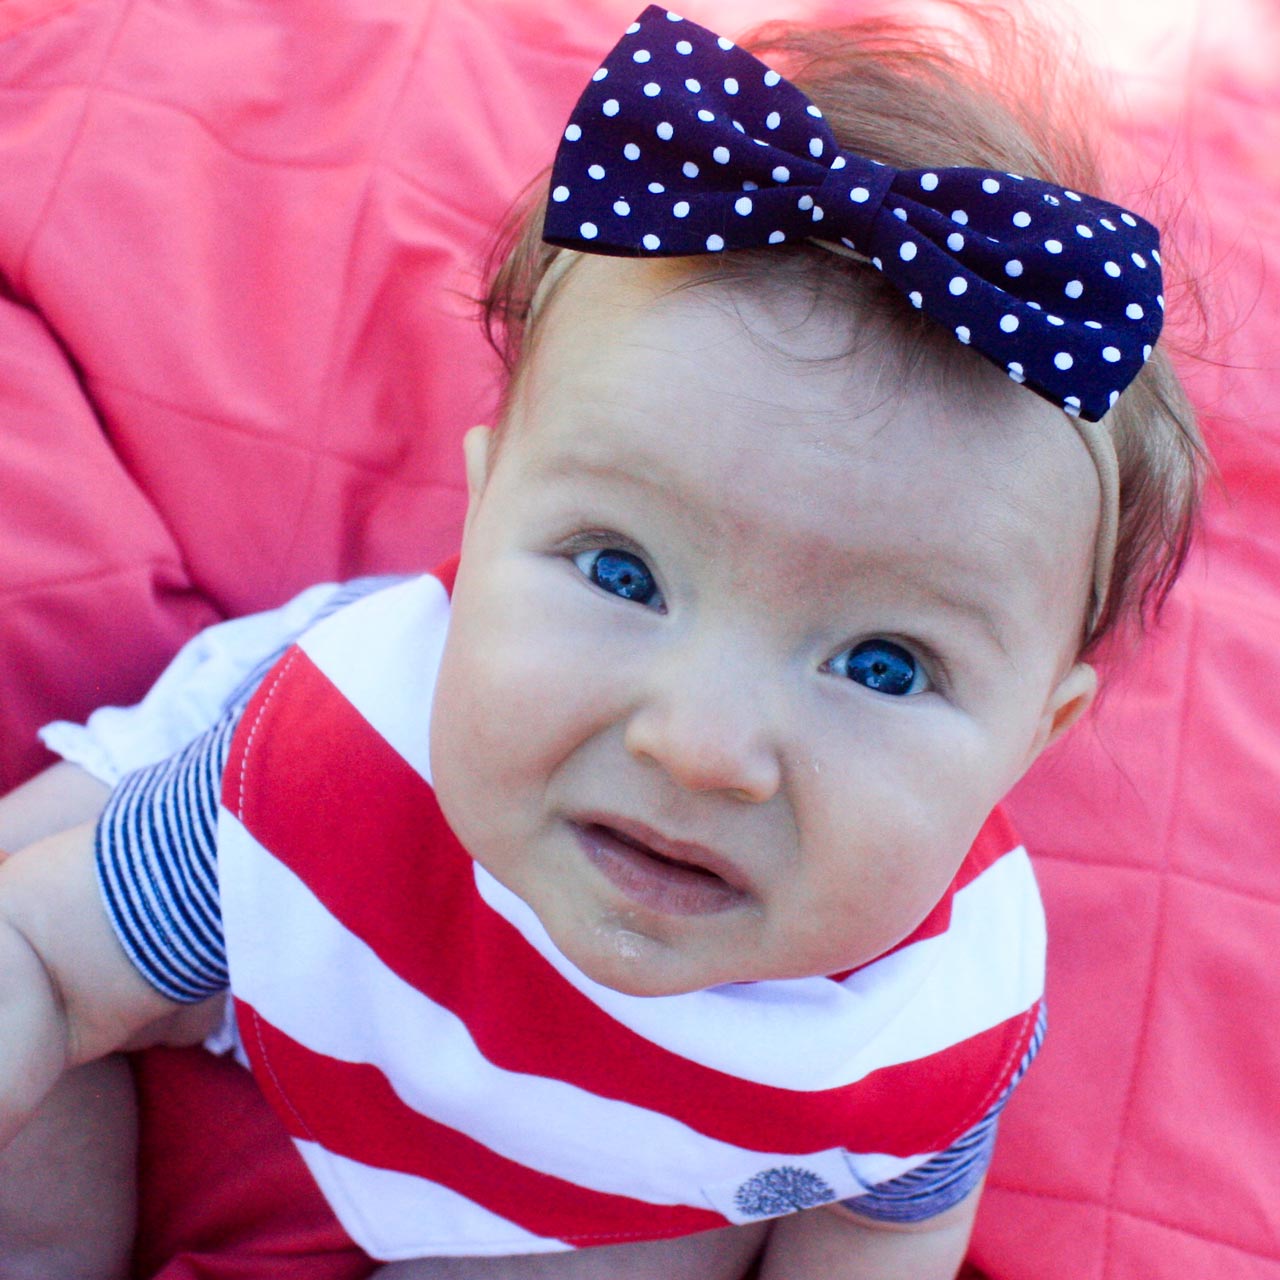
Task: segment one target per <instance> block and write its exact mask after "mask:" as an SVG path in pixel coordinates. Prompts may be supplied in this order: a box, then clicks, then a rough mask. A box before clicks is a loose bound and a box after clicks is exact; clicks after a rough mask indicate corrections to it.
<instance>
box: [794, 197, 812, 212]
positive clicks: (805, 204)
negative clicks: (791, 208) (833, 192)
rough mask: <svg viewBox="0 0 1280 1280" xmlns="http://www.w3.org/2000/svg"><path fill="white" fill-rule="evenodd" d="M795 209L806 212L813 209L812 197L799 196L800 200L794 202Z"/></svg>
mask: <svg viewBox="0 0 1280 1280" xmlns="http://www.w3.org/2000/svg"><path fill="white" fill-rule="evenodd" d="M796 207H797V208H798V209H804V210H806V211H807V210H809V209H812V208H813V197H812V196H801V197H800V199H799V200H797V201H796Z"/></svg>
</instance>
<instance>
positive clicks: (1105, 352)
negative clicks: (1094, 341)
mask: <svg viewBox="0 0 1280 1280" xmlns="http://www.w3.org/2000/svg"><path fill="white" fill-rule="evenodd" d="M1102 358H1103V359H1104V360H1106V361H1107V362H1108V363H1109V364H1115V362H1116V361H1117V360H1119V359H1120V348H1119V347H1103V348H1102Z"/></svg>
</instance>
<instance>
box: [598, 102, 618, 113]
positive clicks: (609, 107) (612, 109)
mask: <svg viewBox="0 0 1280 1280" xmlns="http://www.w3.org/2000/svg"><path fill="white" fill-rule="evenodd" d="M600 110H601V111H603V112H604V113H605V115H607V116H616V115H617V114H618V100H617V98H610V99H609V100H608V101H607V102H606V103H605V104H604V106H603V107H601V108H600Z"/></svg>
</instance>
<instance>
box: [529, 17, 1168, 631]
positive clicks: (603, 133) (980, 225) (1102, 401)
mask: <svg viewBox="0 0 1280 1280" xmlns="http://www.w3.org/2000/svg"><path fill="white" fill-rule="evenodd" d="M543 238H544V239H545V240H546V241H547V243H549V244H552V245H556V246H559V247H561V248H569V249H575V250H578V251H580V252H584V253H602V254H608V255H611V256H636V257H671V256H683V255H705V254H714V253H720V252H723V251H726V250H731V249H754V248H763V247H767V246H770V245H781V244H786V243H788V242H792V243H794V242H796V241H804V240H810V241H815V242H817V243H819V244H822V245H824V246H825V247H827V248H830V249H834V250H836V251H837V252H842V253H845V254H847V255H850V256H856V257H859V258H862V259H864V260H866V261H867V262H869V263H870V265H871V266H872V267H873V268H874V269H875V270H876V271H878V272H880V273H881V274H882V275H883V276H884V278H885V279H886V280H887V281H888V282H889V283H890V284H891V285H893V286H894V287H895V288H896V289H898V290H899V291H900V292H901V293H902V294H903V295H905V296H906V298H907V299H908V300H909V301H910V302H911V304H912V305H913V306H915V307H916V308H918V309H919V310H921V311H922V312H923V313H924V314H926V315H927V316H929V317H930V318H931V319H932V320H934V321H936V322H937V323H939V324H942V325H945V326H946V327H947V328H949V329H950V330H951V331H952V332H953V333H954V334H955V336H956V338H957V340H958V341H960V342H962V343H964V344H966V345H968V346H972V347H973V349H974V350H975V351H977V352H979V353H980V354H981V355H982V356H984V357H985V358H986V359H987V360H989V361H991V363H993V364H995V365H996V366H997V367H998V368H1000V369H1002V370H1003V371H1004V372H1005V373H1007V374H1008V376H1009V377H1010V378H1012V379H1013V380H1014V381H1015V382H1018V383H1021V384H1024V385H1025V386H1026V387H1027V388H1028V389H1029V390H1031V391H1034V392H1036V393H1037V394H1038V395H1040V396H1042V397H1044V398H1045V399H1047V400H1049V401H1050V402H1052V403H1053V404H1055V405H1057V406H1058V407H1059V408H1061V409H1062V410H1064V411H1065V412H1066V413H1067V414H1068V415H1069V416H1070V417H1072V418H1073V419H1076V420H1077V422H1076V425H1077V429H1078V430H1079V431H1080V435H1081V439H1082V440H1083V441H1084V443H1085V445H1086V447H1087V448H1088V449H1089V453H1090V456H1091V457H1092V458H1093V459H1094V461H1095V463H1097V464H1098V471H1099V480H1100V483H1101V485H1102V494H1103V512H1102V525H1101V528H1100V533H1099V538H1098V545H1097V548H1096V553H1095V573H1094V608H1093V617H1094V620H1096V618H1097V616H1098V614H1100V613H1101V610H1102V605H1103V602H1104V599H1105V595H1106V586H1107V583H1108V582H1109V580H1110V571H1111V561H1112V557H1113V555H1114V547H1115V528H1116V525H1117V523H1118V501H1119V498H1118V484H1116V483H1115V477H1116V474H1117V468H1116V460H1115V449H1114V446H1113V444H1112V443H1111V439H1110V436H1109V434H1108V433H1107V432H1106V431H1105V429H1090V428H1088V427H1086V425H1085V424H1088V423H1096V422H1098V420H1099V419H1101V418H1102V417H1103V416H1104V415H1105V414H1106V413H1107V411H1108V410H1109V409H1110V408H1111V407H1112V406H1113V405H1114V404H1115V403H1116V401H1117V400H1118V399H1119V397H1120V393H1121V392H1122V391H1123V390H1124V389H1125V388H1126V387H1127V386H1128V385H1129V383H1130V382H1132V381H1133V379H1134V378H1135V377H1136V376H1137V374H1138V372H1139V371H1140V370H1141V368H1142V366H1143V365H1144V364H1145V362H1146V361H1147V360H1148V359H1149V358H1150V355H1151V351H1152V348H1153V346H1154V344H1155V341H1156V338H1157V336H1158V335H1159V332H1160V328H1161V324H1162V322H1163V313H1164V297H1163V294H1162V293H1161V288H1162V284H1161V272H1160V251H1159V234H1158V232H1157V231H1156V229H1155V227H1153V226H1152V225H1151V224H1150V223H1149V222H1147V221H1146V220H1145V219H1143V218H1140V217H1138V216H1137V215H1135V214H1133V213H1130V212H1129V211H1128V210H1126V209H1122V208H1121V207H1120V206H1118V205H1114V204H1111V203H1108V202H1107V201H1104V200H1100V199H1097V198H1096V197H1093V196H1089V195H1083V194H1081V193H1079V192H1076V191H1071V190H1068V189H1066V188H1064V187H1061V186H1057V185H1055V184H1053V183H1050V182H1045V181H1042V180H1040V179H1036V178H1030V177H1024V176H1021V175H1018V174H1012V173H1006V172H997V171H994V170H987V169H977V168H944V167H937V168H933V169H895V168H893V167H892V166H890V165H887V164H882V163H880V162H879V161H877V160H872V159H869V158H867V157H865V156H860V155H857V154H855V153H853V152H848V151H842V150H841V149H840V147H839V145H838V143H837V142H836V139H835V135H834V134H833V133H832V132H831V129H830V127H829V126H828V125H827V123H826V121H825V120H824V118H823V115H822V112H821V110H820V109H819V108H818V107H817V106H815V105H814V104H813V103H812V102H810V101H809V99H808V98H807V97H806V96H805V95H804V94H803V93H802V92H801V91H800V90H799V89H797V88H796V87H795V86H794V85H792V84H791V83H790V82H789V81H787V80H785V79H784V78H783V77H782V76H781V75H780V74H779V73H778V72H777V71H774V70H772V69H771V68H769V67H767V66H766V65H765V64H764V63H763V62H761V61H760V60H759V59H758V58H756V57H755V56H754V55H753V54H750V53H748V52H747V51H746V50H745V49H741V48H739V47H738V46H737V45H735V44H734V43H733V41H731V40H728V39H726V38H725V37H724V36H717V35H716V34H715V33H714V32H712V31H708V30H707V29H706V28H705V27H701V26H699V25H698V24H697V23H694V22H690V21H687V20H685V19H682V18H680V17H679V16H678V15H676V14H673V13H669V12H667V11H666V10H665V9H663V8H661V7H659V6H657V5H650V6H649V7H648V8H647V9H646V10H645V11H644V12H643V13H642V14H641V15H640V17H639V18H638V19H637V20H636V21H635V22H634V23H632V24H631V26H630V27H628V28H627V31H626V34H625V35H624V36H623V38H622V39H621V40H620V41H619V42H618V44H617V45H616V46H615V47H614V48H613V50H612V51H611V52H610V53H609V55H608V56H607V57H606V58H605V60H604V62H603V64H602V65H601V66H600V68H599V69H598V70H597V71H596V72H595V74H594V75H593V76H592V77H591V82H590V83H589V84H588V85H587V87H586V89H585V90H584V91H583V93H582V96H581V97H580V98H579V100H578V103H577V105H576V106H575V107H574V110H573V114H572V115H571V117H570V120H569V124H568V126H567V127H566V129H565V131H564V136H563V139H562V141H561V143H560V146H559V149H558V150H557V153H556V159H555V164H554V166H553V168H552V173H551V198H550V200H549V201H548V204H547V213H546V220H545V223H544V226H543ZM1100 456H1101V458H1102V460H1101V462H1100V461H1099V459H1100ZM1104 552H1105V558H1104Z"/></svg>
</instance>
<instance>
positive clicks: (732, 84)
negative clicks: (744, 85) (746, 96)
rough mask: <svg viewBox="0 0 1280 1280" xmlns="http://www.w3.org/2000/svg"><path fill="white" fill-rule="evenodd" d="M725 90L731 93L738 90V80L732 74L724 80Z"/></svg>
mask: <svg viewBox="0 0 1280 1280" xmlns="http://www.w3.org/2000/svg"><path fill="white" fill-rule="evenodd" d="M724 91H725V93H729V94H733V93H737V92H738V82H737V81H736V80H735V79H734V78H733V77H732V76H730V77H729V78H728V79H727V80H726V81H725V82H724Z"/></svg>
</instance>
